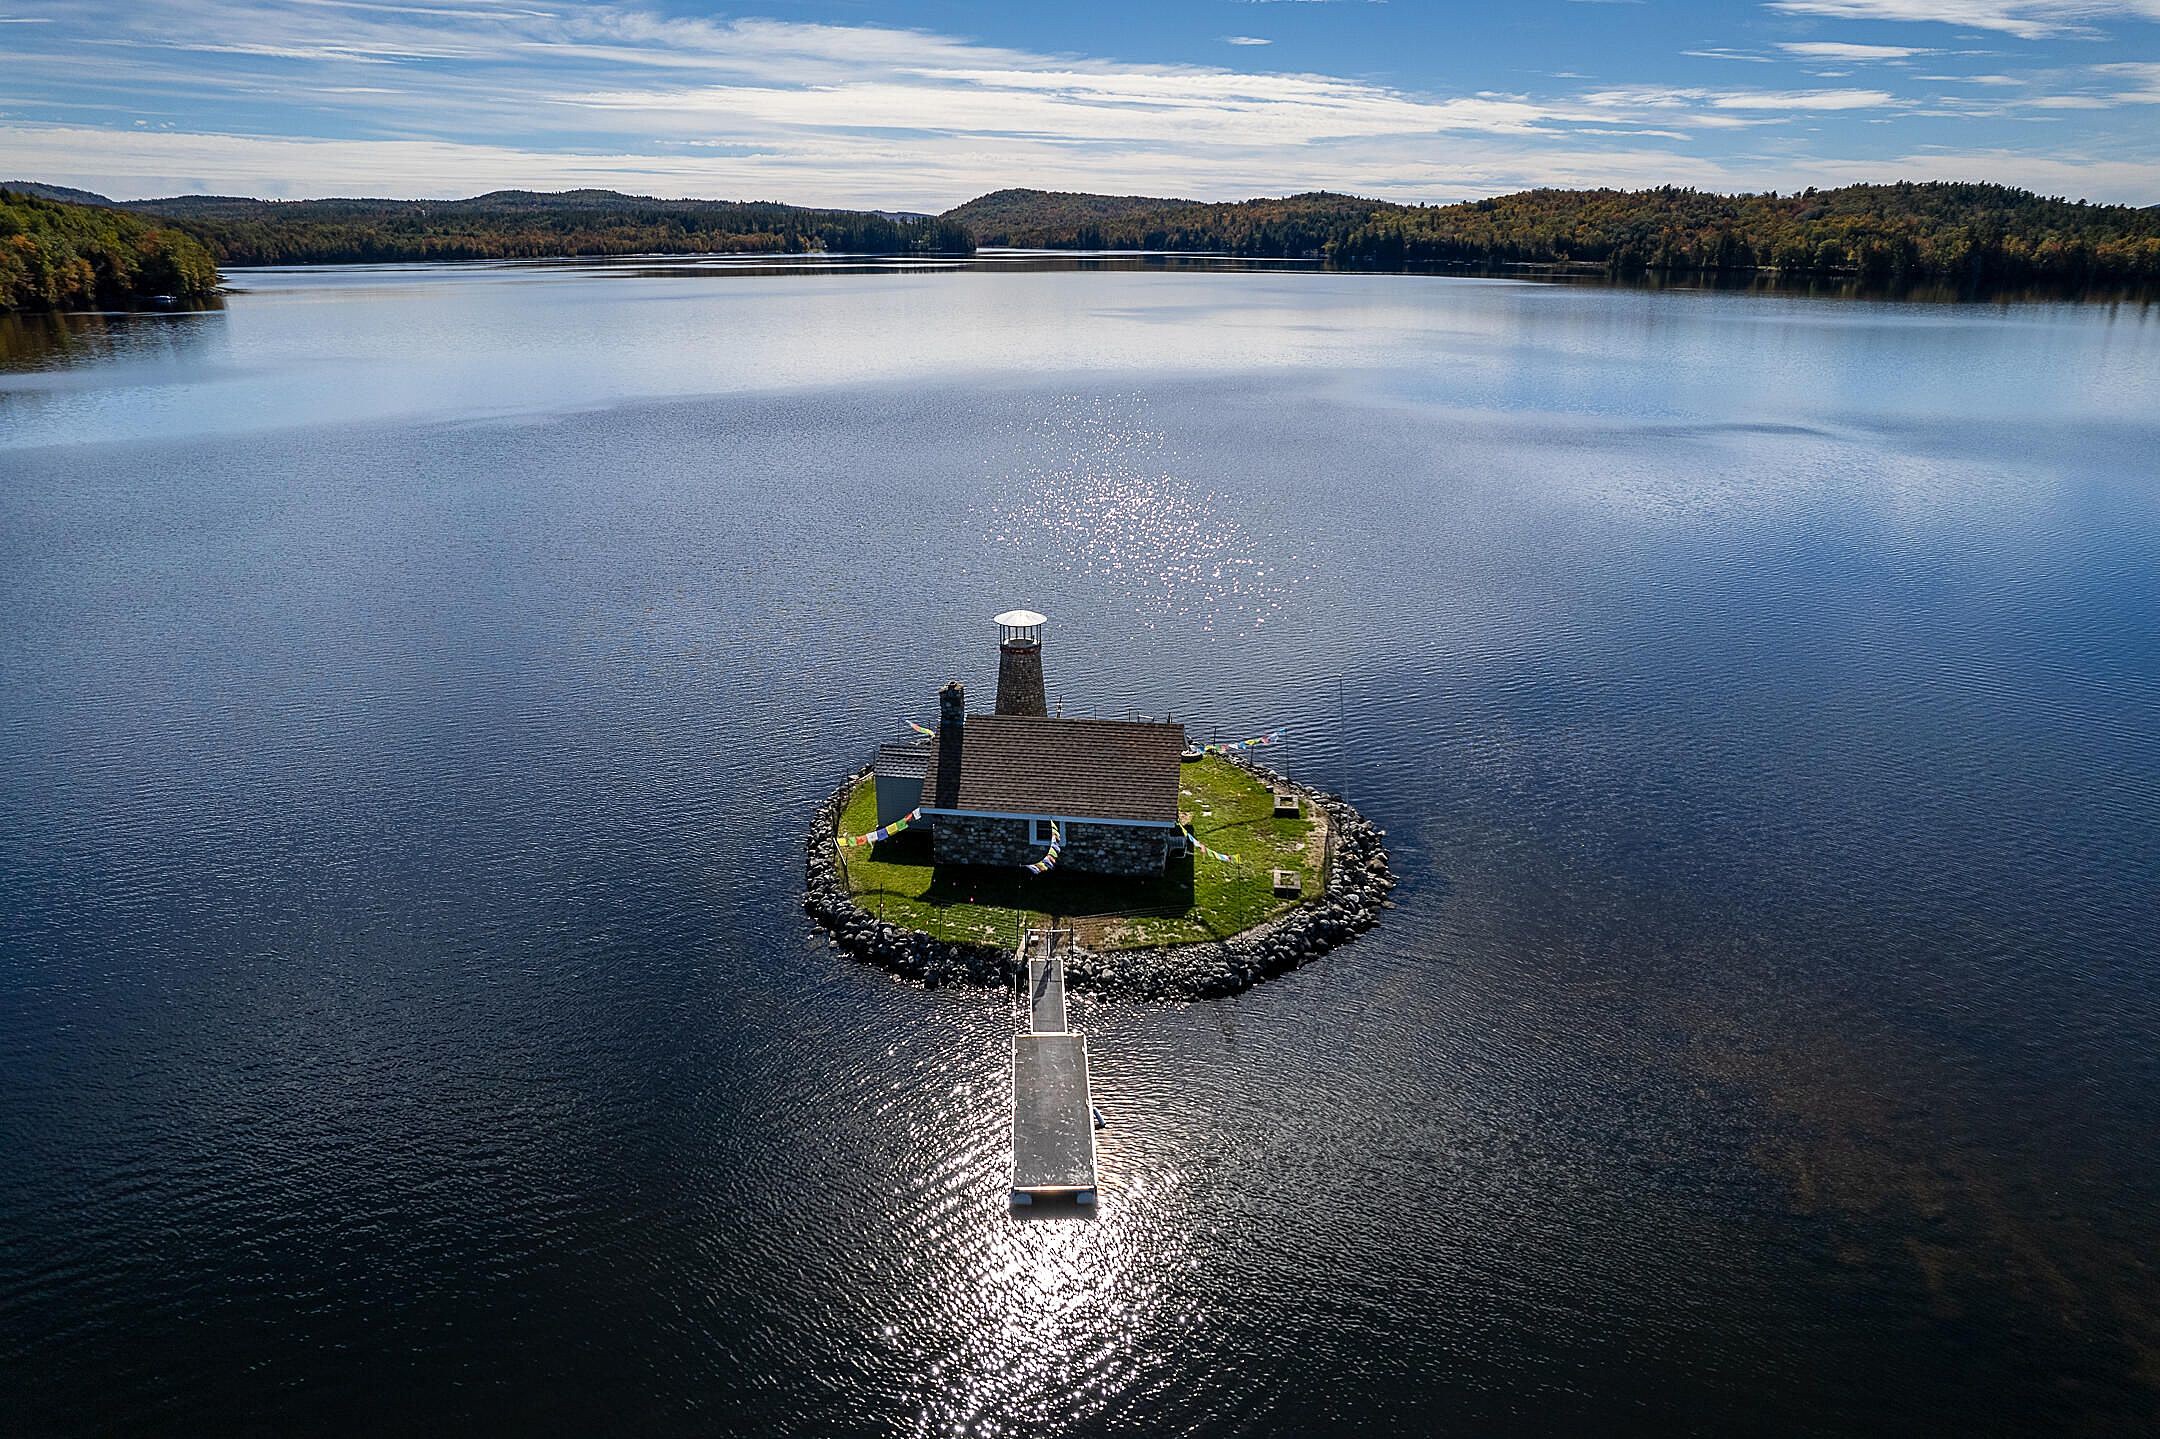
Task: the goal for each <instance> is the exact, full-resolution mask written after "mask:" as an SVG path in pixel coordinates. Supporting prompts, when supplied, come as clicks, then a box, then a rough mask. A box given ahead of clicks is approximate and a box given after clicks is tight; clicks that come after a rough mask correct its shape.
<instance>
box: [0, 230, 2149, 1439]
mask: <svg viewBox="0 0 2160 1439" xmlns="http://www.w3.org/2000/svg"><path fill="white" fill-rule="evenodd" d="M144 323H145V324H148V325H151V326H154V327H157V328H156V332H155V334H151V333H150V332H148V331H144V332H140V333H138V332H137V331H135V330H134V329H133V328H131V327H132V326H133V324H134V322H132V321H128V322H121V321H110V322H106V323H105V328H104V329H103V330H100V331H98V332H97V333H95V334H88V335H87V337H86V336H85V335H78V334H75V332H74V331H72V330H71V331H70V332H69V333H70V335H71V336H72V338H71V340H70V342H69V343H71V344H74V343H76V342H78V341H79V342H80V344H79V346H78V348H76V349H73V350H55V349H51V348H45V349H39V348H37V347H36V346H35V345H33V344H31V343H30V342H28V341H24V342H23V344H21V345H17V346H16V347H15V348H12V349H8V350H6V351H5V354H6V355H7V356H8V359H7V364H8V366H9V367H10V368H9V369H8V371H7V372H6V373H5V375H4V376H0V585H4V593H0V600H4V603H5V613H6V614H7V615H8V617H9V622H8V624H7V625H6V626H5V627H4V628H0V671H4V673H5V675H6V679H7V683H6V685H5V686H4V688H0V745H4V747H5V752H6V753H7V755H8V758H9V762H8V764H7V765H6V766H5V767H4V768H0V895H4V897H5V901H6V902H5V904H4V905H0V1221H4V1229H0V1232H4V1233H5V1235H6V1240H5V1242H4V1243H0V1370H4V1372H5V1374H6V1375H7V1377H8V1381H9V1385H8V1387H9V1392H10V1398H11V1402H12V1403H13V1405H14V1409H13V1411H12V1413H11V1418H13V1419H14V1421H15V1422H16V1424H17V1426H18V1427H20V1428H22V1429H24V1430H26V1431H28V1432H39V1433H67V1432H86V1433H87V1432H115V1431H121V1432H141V1431H171V1432H203V1431H206V1430H217V1431H223V1430H231V1429H262V1430H269V1431H279V1432H295V1431H304V1432H310V1433H323V1432H340V1431H351V1432H382V1431H384V1430H389V1429H399V1428H404V1429H413V1430H439V1429H445V1428H461V1429H476V1428H492V1429H503V1430H515V1431H518V1432H536V1431H537V1432H565V1433H568V1432H593V1431H595V1430H602V1429H609V1430H613V1429H624V1428H642V1429H650V1430H656V1431H665V1432H687V1431H698V1432H711V1431H714V1430H718V1431H721V1432H768V1433H793V1432H806V1431H808V1432H824V1431H834V1432H893V1433H945V1432H984V1433H1017V1432H1029V1433H1055V1432H1082V1433H1088V1432H1136V1433H1217V1432H1232V1433H1273V1432H1369V1431H1380V1432H1389V1431H1407V1430H1423V1429H1431V1428H1458V1429H1463V1430H1467V1431H1471V1432H1517V1431H1523V1430H1530V1431H1545V1432H1581V1431H1582V1430H1584V1429H1586V1428H1587V1429H1596V1430H1599V1431H1608V1430H1632V1431H1637V1432H1646V1433H1651V1432H1654V1433H1669V1432H1673V1431H1675V1430H1688V1431H1703V1430H1709V1431H1715V1432H1823V1431H1840V1432H1884V1433H1888V1432H1911V1431H1912V1430H1914V1429H1916V1428H1940V1427H1956V1428H1967V1429H1989V1428H2003V1427H2016V1428H2020V1429H2032V1430H2038V1429H2049V1430H2054V1429H2064V1428H2075V1429H2084V1430H2090V1431H2095V1432H2138V1431H2139V1430H2141V1429H2142V1428H2145V1427H2149V1424H2150V1422H2151V1420H2152V1418H2153V1417H2154V1414H2155V1405H2156V1398H2155V1396H2156V1393H2160V1384H2156V1382H2155V1380H2154V1378H2153V1375H2154V1373H2155V1372H2156V1368H2155V1365H2156V1360H2155V1356H2156V1355H2160V1302H2156V1299H2155V1294H2156V1289H2155V1285H2154V1282H2153V1278H2152V1274H2151V1268H2150V1256H2151V1255H2152V1254H2153V1253H2154V1252H2160V1232H2156V1230H2155V1222H2156V1221H2155V1216H2156V1215H2160V1173H2156V1168H2155V1166H2156V1160H2155V1157H2154V1153H2153V1149H2152V1146H2151V1144H2150V1142H2149V1141H2150V1136H2151V1134H2152V1133H2153V1132H2155V1130H2156V1129H2160V1112H2156V1109H2155V1104H2156V1099H2155V1096H2156V1095H2160V1058H2156V1056H2160V1043H2156V1040H2160V1001H2156V996H2155V989H2154V980H2153V975H2152V968H2151V963H2150V960H2151V954H2152V947H2151V938H2150V936H2151V935H2152V933H2154V931H2155V922H2156V921H2160V913H2156V911H2155V898H2154V896H2155V895H2156V894H2160V873H2156V870H2155V866H2156V863H2160V861H2156V859H2155V856H2156V855H2160V752H2156V749H2155V745H2156V743H2160V739H2156V736H2160V668H2156V664H2160V662H2156V658H2155V657H2156V656H2160V574H2156V569H2155V558H2154V557H2155V555H2156V554H2160V543H2156V541H2160V533H2156V531H2160V511H2156V508H2155V505H2154V488H2153V485H2154V479H2155V477H2154V473H2153V468H2152V456H2153V454H2154V453H2156V452H2160V447H2156V440H2160V434H2156V432H2155V429H2154V424H2153V419H2152V415H2151V412H2150V403H2149V401H2150V395H2151V394H2152V393H2153V390H2154V387H2155V386H2154V381H2155V379H2156V378H2160V327H2156V326H2155V325H2154V324H2153V323H2152V321H2151V319H2150V318H2149V317H2148V316H2147V315H2146V313H2145V312H2143V311H2141V310H2137V309H2134V308H2129V307H2113V308H2109V307H2086V308H2079V307H2061V306H2052V307H2051V306H2011V307H2003V308H1999V309H1950V308H1940V307H1936V308H1927V309H1906V308H1900V307H1897V306H1887V305H1868V304H1859V303H1840V304H1829V303H1812V302H1804V301H1792V300H1776V299H1769V298H1763V297H1727V296H1714V295H1689V294H1663V295H1651V294H1638V293H1629V292H1613V291H1593V290H1581V289H1546V288H1539V287H1530V286H1515V285H1496V284H1487V283H1467V282H1454V281H1444V280H1433V279H1420V278H1411V277H1396V276H1344V275H1316V274H1304V275H1286V274H1246V275H1240V274H1218V273H1207V272H1194V273H1135V274H1119V273H1095V274H1070V273H1056V272H1046V273H1025V274H1005V273H988V274H985V273H974V272H953V273H938V274H913V273H902V274H852V275H849V276H846V277H845V278H840V277H831V276H825V277H818V278H815V279H812V278H807V277H799V276H794V275H787V274H782V275H755V276H722V277H713V278H710V279H708V280H701V281H698V282H696V283H695V284H692V283H691V282H686V281H659V280H650V279H647V278H644V277H640V276H636V275H631V276H623V275H618V274H612V273H611V274H608V275H606V276H594V275H587V274H584V273H581V272H579V271H577V270H569V271H564V272H549V273H544V274H525V273H517V274H508V275H504V274H497V273H492V272H491V273H488V274H484V275H480V276H469V275H467V274H465V273H463V272H446V271H421V272H413V273H403V274H390V275H380V274H376V275H349V276H338V275H328V276H306V275H297V276H283V277H267V278H265V279H264V280H262V281H261V282H259V284H258V286H257V288H256V289H255V290H254V291H253V292H252V293H250V294H246V295H242V296H239V297H236V298H235V299H234V301H233V303H232V304H231V306H230V307H229V308H228V309H227V310H226V311H224V312H223V313H221V314H218V315H213V316H203V317H190V319H189V322H188V323H187V324H184V325H175V324H172V323H171V322H169V321H166V320H163V319H158V320H146V321H145V322H144ZM716 337H718V338H716ZM16 338H17V339H18V340H20V339H21V338H22V337H21V335H19V334H18V335H17V337H16ZM33 351H34V353H33ZM1009 602H1034V603H1036V604H1037V605H1038V607H1040V608H1042V609H1044V610H1045V611H1047V612H1048V613H1049V614H1050V616H1051V621H1052V634H1051V640H1050V646H1049V650H1048V658H1049V670H1050V683H1051V688H1052V691H1053V693H1054V694H1056V695H1057V696H1058V697H1059V698H1060V699H1062V700H1064V701H1065V703H1066V705H1067V708H1068V710H1069V711H1073V710H1079V709H1091V710H1094V711H1096V712H1103V713H1122V712H1125V711H1127V710H1141V711H1148V712H1157V713H1159V712H1162V711H1164V710H1175V711H1177V712H1178V713H1180V714H1187V715H1191V716H1193V717H1194V722H1195V723H1197V724H1200V725H1202V726H1203V727H1219V728H1221V729H1223V730H1226V731H1228V730H1235V731H1246V730H1248V728H1249V727H1251V726H1253V725H1255V724H1269V725H1272V724H1283V725H1285V726H1287V727H1288V729H1289V732H1290V736H1291V743H1290V744H1289V745H1288V746H1286V747H1285V748H1284V749H1283V750H1282V751H1280V754H1281V757H1282V759H1283V761H1284V762H1285V763H1286V764H1287V765H1289V766H1290V767H1291V768H1292V769H1293V770H1294V771H1295V772H1297V773H1299V774H1301V775H1303V776H1305V777H1307V778H1311V779H1314V780H1318V781H1320V782H1323V783H1328V784H1337V783H1339V784H1343V785H1345V786H1346V787H1348V789H1349V790H1350V791H1351V792H1352V794H1353V795H1354V796H1355V797H1357V798H1358V800H1359V802H1360V803H1361V804H1362V805H1363V806H1364V807H1365V808H1366V809H1367V811H1368V812H1369V813H1371V814H1373V815H1374V816H1375V817H1376V818H1378V819H1379V820H1380V821H1381V822H1382V823H1384V824H1385V825H1387V826H1388V827H1389V829H1390V831H1391V847H1392V848H1393V850H1394V853H1395V856H1396V860H1397V867H1398V870H1399V871H1400V873H1401V874H1402V875H1403V877H1404V884H1403V887H1402V888H1401V890H1399V891H1398V892H1397V896H1396V897H1397V899H1398V901H1399V903H1400V906H1401V907H1400V909H1399V910H1397V911H1396V912H1395V913H1393V914H1391V915H1390V916H1389V917H1388V918H1389V922H1388V923H1387V924H1386V925H1384V926H1383V927H1382V928H1380V929H1379V930H1376V931H1374V932H1373V933H1372V934H1370V935H1368V936H1366V937H1364V938H1362V939H1360V940H1359V941H1358V942H1357V943H1355V944H1353V945H1351V946H1349V947H1347V948H1345V949H1344V950H1341V951H1339V952H1337V953H1336V954H1334V955H1331V956H1329V957H1327V958H1326V959H1324V960H1322V961H1321V962H1319V963H1317V964H1315V965H1313V966H1310V967H1308V968H1307V969H1305V970H1302V971H1300V972H1298V973H1296V974H1294V975H1291V976H1288V977H1285V978H1283V979H1282V980H1279V981H1276V982H1273V983H1271V984H1268V985H1266V986H1263V987H1262V988H1260V989H1258V990H1256V991H1254V992H1252V993H1250V994H1247V995H1244V996H1241V997H1239V998H1237V999H1234V1000H1229V1001H1224V1002H1220V1003H1210V1004H1193V1005H1184V1006H1170V1007H1147V1006H1125V1005H1096V1004H1089V1003H1083V1005H1082V1007H1081V1009H1080V1022H1081V1023H1082V1024H1083V1025H1084V1026H1085V1027H1086V1028H1087V1029H1088V1030H1089V1032H1090V1033H1091V1036H1092V1038H1091V1049H1092V1051H1093V1054H1094V1056H1095V1077H1096V1083H1097V1096H1098V1099H1099V1100H1100V1102H1101V1104H1102V1107H1103V1108H1104V1109H1105V1111H1106V1112H1107V1114H1108V1117H1109V1119H1110V1127H1109V1128H1108V1129H1107V1130H1105V1131H1104V1133H1103V1135H1102V1142H1103V1159H1104V1172H1105V1178H1106V1190H1105V1195H1104V1203H1103V1207H1102V1211H1101V1213H1100V1215H1099V1216H1098V1217H1095V1218H1092V1219H1080V1218H1075V1217H1069V1216H1067V1217H1049V1218H1030V1219H1027V1220H1022V1221H1016V1220H1015V1219H1014V1218H1013V1217H1012V1216H1011V1215H1010V1214H1009V1213H1008V1212H1007V1210H1006V1206H1005V1203H1004V1189H1003V1183H1004V1178H1005V1165H1006V1163H1007V1153H1006V1147H1005V1143H1006V1141H1005V1133H1004V1125H1005V1122H1006V1109H1005V1105H1006V1090H1005V1085H1006V1082H1007V1080H1006V1071H1005V1066H1006V1064H1007V1062H1008V1056H1007V1039H1006V1036H1007V1035H1008V1034H1009V1032H1010V1030H1011V1027H1012V1023H1013V1015H1012V1011H1011V1008H1010V1006H1009V1005H1008V1004H1007V1002H1005V1001H1004V1000H1003V999H1002V998H1000V997H997V996H982V995H961V994H952V993H923V992H919V991H915V990H912V989H909V988H907V987H905V986H901V985H898V984H895V983H893V982H892V981H890V980H888V979H886V978H884V977H883V976H880V975H878V974H875V973H871V972H868V971H865V970H863V969H861V968H859V967H856V966H853V965H850V964H848V963H846V962H845V961H842V960H840V959H839V958H837V957H836V956H835V955H834V954H833V953H831V952H830V951H829V950H827V949H825V948H824V947H823V946H822V945H821V944H820V943H819V942H817V941H816V940H815V939H814V938H812V937H811V936H810V935H809V934H808V933H806V931H805V930H804V928H803V926H802V924H801V922H800V917H799V915H798V914H797V913H796V911H795V908H794V903H795V897H796V888H797V885H798V883H799V864H800V850H799V835H798V834H797V833H796V826H797V825H798V824H799V822H800V819H801V816H802V815H803V814H805V813H807V811H808V810H809V808H810V807H811V806H812V805H814V804H815V803H816V802H817V800H818V799H819V798H821V797H822V795H823V794H824V793H825V792H826V791H827V790H828V789H829V787H830V785H831V784H832V783H833V782H834V780H835V779H836V778H837V777H838V775H839V774H841V773H842V772H844V771H845V770H846V769H847V768H848V767H849V766H852V765H853V764H855V763H857V762H858V761H859V759H860V757H861V756H862V754H863V752H864V750H865V748H866V747H867V746H868V745H869V744H870V743H871V742H873V741H874V740H876V739H878V738H881V737H884V736H886V735H890V734H893V733H895V732H897V730H898V729H899V719H900V718H901V717H902V716H905V715H911V714H912V715H921V714H925V713H927V712H928V710H929V707H930V705H931V703H932V700H931V692H932V690H933V689H934V688H935V686H936V685H937V684H938V683H939V682H941V681H942V680H944V679H946V678H947V677H949V676H951V675H952V674H954V673H958V674H960V675H961V676H962V677H963V678H966V679H968V680H970V681H971V683H974V684H977V685H981V684H984V683H986V682H987V681H988V680H989V678H990V671H989V661H988V651H989V648H990V643H991V634H990V630H989V626H988V623H987V620H988V616H989V615H990V614H991V613H994V612H995V610H996V609H998V608H1001V607H1003V606H1004V605H1005V604H1007V603H1009Z"/></svg>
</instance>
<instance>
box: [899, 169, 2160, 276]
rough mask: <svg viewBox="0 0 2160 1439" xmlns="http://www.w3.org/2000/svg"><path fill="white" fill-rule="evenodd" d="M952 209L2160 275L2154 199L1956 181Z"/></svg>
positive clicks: (1613, 250) (1398, 239)
mask: <svg viewBox="0 0 2160 1439" xmlns="http://www.w3.org/2000/svg"><path fill="white" fill-rule="evenodd" d="M942 218H944V219H945V220H947V221H950V222H953V223H956V224H960V225H964V226H966V227H967V228H968V229H970V230H971V231H972V232H973V233H974V235H975V237H976V239H977V240H979V241H981V242H982V243H984V244H1012V245H1030V246H1046V247H1050V248H1060V249H1098V248H1111V249H1192V250H1218V251H1227V252H1229V253H1232V254H1240V255H1275V256H1294V255H1318V256H1322V257H1324V258H1326V259H1328V260H1331V261H1333V262H1335V263H1337V264H1343V265H1370V266H1376V267H1388V266H1397V265H1405V264H1453V265H1496V264H1546V265H1582V266H1589V267H1595V268H1598V269H1602V270H1605V271H1607V272H1609V273H1613V274H1622V275H1625V274H1637V273H1641V272H1644V271H1650V270H1659V271H1683V272H1684V271H1724V270H1742V271H1744V270H1758V269H1769V270H1777V271H1780V272H1785V273H1792V274H1839V275H1858V276H1861V277H1864V278H1869V279H1882V280H1908V279H1933V280H1941V281H1947V282H1954V283H1961V284H1971V285H1988V284H1996V283H2023V282H2029V281H2035V280H2045V281H2059V282H2064V283H2083V282H2087V281H2092V280H2110V281H2117V280H2133V281H2141V282H2142V281H2148V280H2160V218H2156V212H2154V211H2152V210H2140V209H2134V208H2132V207H2129V206H2125V205H2093V204H2088V203H2086V202H2084V201H2069V200H2061V199H2049V198H2046V197H2043V196H2040V195H2036V194H2033V193H2032V192H2030V191H2027V190H2013V189H2010V188H2008V187H2006V186H2002V185H1980V184H1959V183H1951V182H1937V183H1928V184H1895V185H1849V186H1846V187H1844V188H1842V189H1836V190H1812V189H1811V190H1807V191H1804V192H1801V193H1798V194H1792V195H1782V196H1781V195H1777V194H1774V193H1773V194H1762V195H1716V194H1710V193H1707V192H1705V191H1700V190H1684V189H1676V188H1672V187H1665V188H1662V189H1656V190H1633V191H1629V190H1525V191H1522V192H1520V193H1518V194H1513V195H1502V196H1499V197H1497V198H1494V199H1490V200H1476V201H1470V202H1467V203H1464V204H1457V205H1432V206H1421V205H1397V204H1391V203H1388V202H1385V201H1380V200H1360V199H1357V198H1355V197H1352V196H1348V195H1334V194H1327V193H1316V194H1308V195H1292V196H1289V197H1287V198H1285V199H1280V200H1247V201H1243V202H1240V203H1236V204H1201V203H1198V202H1195V201H1189V200H1154V199H1145V198H1142V197H1138V196H1112V195H1072V194H1061V193H1057V192H1054V191H1043V190H1000V191H997V192H995V193H994V194H989V195H985V196H983V197H982V198H980V199H978V200H971V201H969V202H968V203H967V204H965V205H961V206H959V207H958V208H956V209H953V210H948V211H946V212H945V214H944V216H943V217H942Z"/></svg>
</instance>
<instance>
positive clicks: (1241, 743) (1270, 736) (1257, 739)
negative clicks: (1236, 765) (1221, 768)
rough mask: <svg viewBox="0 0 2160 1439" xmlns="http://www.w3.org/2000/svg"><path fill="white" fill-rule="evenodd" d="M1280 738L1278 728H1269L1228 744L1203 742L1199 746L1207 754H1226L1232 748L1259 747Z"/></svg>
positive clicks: (1280, 732)
mask: <svg viewBox="0 0 2160 1439" xmlns="http://www.w3.org/2000/svg"><path fill="white" fill-rule="evenodd" d="M1281 738H1282V731H1281V730H1280V729H1271V730H1269V731H1268V732H1267V733H1266V734H1263V735H1255V736H1253V737H1252V738H1251V739H1241V740H1232V741H1231V742H1230V743H1228V744H1204V745H1202V746H1200V748H1201V749H1203V750H1205V751H1207V752H1208V753H1209V754H1228V753H1230V752H1231V751H1232V750H1240V749H1259V748H1261V747H1263V746H1265V745H1271V744H1274V743H1275V742H1276V741H1277V740H1279V739H1281Z"/></svg>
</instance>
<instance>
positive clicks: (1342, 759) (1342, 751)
mask: <svg viewBox="0 0 2160 1439" xmlns="http://www.w3.org/2000/svg"><path fill="white" fill-rule="evenodd" d="M1349 715H1350V706H1349V703H1348V702H1347V701H1346V700H1344V698H1343V674H1342V671H1341V670H1337V671H1335V792H1336V793H1337V794H1339V795H1341V796H1342V797H1343V798H1344V799H1348V798H1350V723H1349Z"/></svg>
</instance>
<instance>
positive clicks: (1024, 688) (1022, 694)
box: [997, 645, 1050, 715]
mask: <svg viewBox="0 0 2160 1439" xmlns="http://www.w3.org/2000/svg"><path fill="white" fill-rule="evenodd" d="M997 712H998V713H999V714H1001V715H1046V714H1048V713H1050V703H1049V701H1048V699H1046V698H1045V697H1044V695H1043V669H1042V646H1041V645H999V646H998V689H997Z"/></svg>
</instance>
